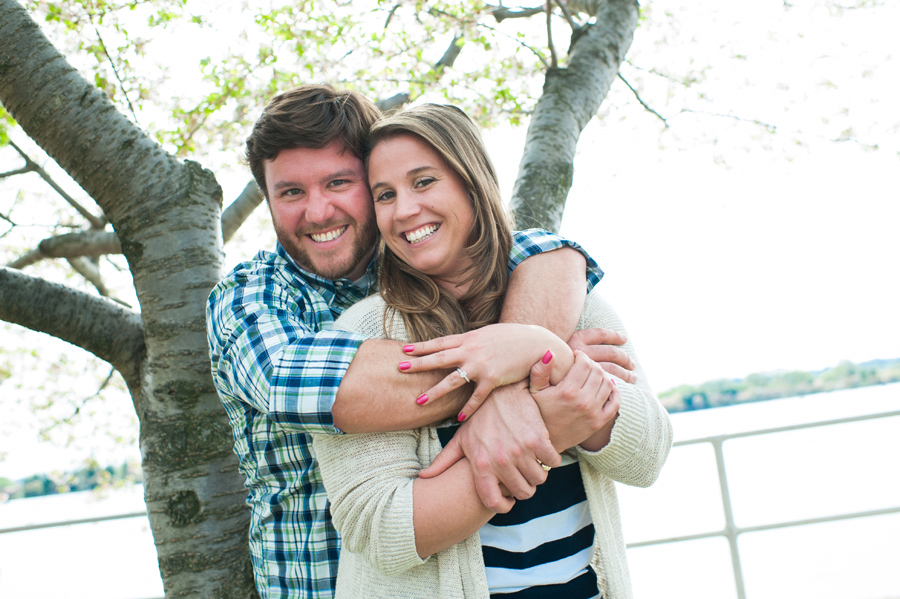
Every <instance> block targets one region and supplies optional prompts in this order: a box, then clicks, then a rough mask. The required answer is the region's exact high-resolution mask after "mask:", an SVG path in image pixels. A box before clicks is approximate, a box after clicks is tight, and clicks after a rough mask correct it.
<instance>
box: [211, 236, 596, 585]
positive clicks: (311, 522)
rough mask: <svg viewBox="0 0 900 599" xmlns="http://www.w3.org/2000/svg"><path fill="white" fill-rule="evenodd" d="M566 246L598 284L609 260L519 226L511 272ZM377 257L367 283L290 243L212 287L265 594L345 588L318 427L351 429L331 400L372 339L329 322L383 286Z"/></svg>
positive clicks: (223, 380) (220, 365)
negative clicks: (315, 436)
mask: <svg viewBox="0 0 900 599" xmlns="http://www.w3.org/2000/svg"><path fill="white" fill-rule="evenodd" d="M563 246H570V247H574V248H576V249H578V250H580V251H581V252H582V253H583V254H584V255H585V258H586V259H587V261H588V290H590V289H591V288H592V287H593V286H594V285H595V284H596V283H597V282H599V281H600V278H601V277H602V276H603V272H602V271H601V270H600V269H599V268H598V267H597V263H596V262H594V260H593V259H591V257H590V256H588V255H587V252H585V251H584V250H583V249H581V248H580V247H579V246H578V245H577V244H575V243H573V242H571V241H568V240H566V239H563V238H562V237H559V236H557V235H554V234H552V233H548V232H546V231H541V230H539V229H529V230H527V231H522V232H517V233H516V234H515V235H514V244H513V248H512V251H511V253H510V260H509V268H510V271H512V269H513V268H515V266H516V265H518V264H519V263H520V262H521V261H522V260H524V259H525V258H528V257H529V256H533V255H536V254H539V253H541V252H545V251H549V250H554V249H558V248H560V247H563ZM374 265H375V262H374V261H373V263H372V264H370V265H369V267H368V269H367V271H366V275H365V276H364V277H363V278H362V279H361V280H360V281H357V282H356V283H353V282H351V281H349V280H347V279H340V280H337V281H330V280H326V279H323V278H321V277H319V276H317V275H315V274H313V273H311V272H308V271H306V270H303V269H302V268H300V267H299V266H297V264H296V263H295V262H294V261H293V259H292V258H291V257H290V256H288V254H287V252H285V250H284V248H282V247H281V245H280V244H279V245H278V246H277V248H276V252H275V253H272V252H266V251H261V252H260V253H259V254H257V255H256V256H255V257H254V258H253V259H252V260H250V261H248V262H243V263H241V264H238V265H237V266H236V267H235V268H234V269H233V270H232V271H231V272H230V273H229V274H228V275H227V276H226V277H225V278H224V279H223V280H222V281H221V282H220V283H219V284H218V285H216V287H215V289H213V291H212V293H211V294H210V296H209V303H208V305H207V309H206V319H207V334H208V337H209V351H210V359H211V361H212V374H213V380H214V381H215V385H216V389H217V390H218V392H219V397H220V398H221V400H222V403H223V404H224V406H225V409H226V410H227V411H228V417H229V419H230V421H231V430H232V433H233V435H234V451H235V453H236V454H237V455H238V458H239V459H240V469H241V472H242V473H243V474H244V476H245V477H246V486H247V488H248V489H249V491H250V494H249V496H248V498H247V503H248V504H249V505H250V508H251V520H250V555H251V558H252V560H253V570H254V576H255V578H256V586H257V588H258V589H259V593H260V596H261V597H262V598H263V599H299V598H301V597H302V598H323V599H324V598H330V597H332V596H333V595H334V585H335V579H336V576H337V566H338V555H339V554H340V539H339V537H338V533H337V532H336V531H335V529H334V526H333V525H332V523H331V516H330V514H329V511H328V499H327V496H326V494H325V487H324V486H323V485H322V478H321V475H320V473H319V468H318V465H317V464H316V460H315V457H314V456H313V454H312V447H311V443H310V439H309V436H308V433H332V434H339V433H340V431H339V430H338V429H337V428H335V426H334V420H333V419H332V416H331V406H332V404H333V403H334V398H335V395H336V394H337V389H338V386H339V385H340V383H341V378H342V377H343V376H344V373H345V372H346V371H347V368H348V367H349V365H350V362H351V360H353V357H354V356H355V355H356V351H357V350H358V349H359V346H360V344H361V343H362V342H363V341H364V338H363V337H361V336H359V335H356V334H352V333H345V332H341V331H330V330H328V329H329V328H330V327H331V325H332V323H333V322H334V320H335V318H337V317H338V316H339V315H340V314H341V312H343V311H344V309H346V308H348V307H349V306H351V305H353V304H354V303H356V302H358V301H359V300H361V299H362V298H364V297H366V296H367V295H369V294H370V293H373V292H374V291H375V272H374Z"/></svg>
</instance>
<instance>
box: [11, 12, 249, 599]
mask: <svg viewBox="0 0 900 599" xmlns="http://www.w3.org/2000/svg"><path fill="white" fill-rule="evenodd" d="M0 101H2V103H3V105H4V107H5V108H6V110H7V111H8V112H9V113H10V114H11V115H12V116H13V118H15V119H16V121H17V122H18V123H19V125H20V126H21V127H22V128H23V129H24V130H25V132H26V133H27V134H28V135H29V136H30V137H31V138H32V139H33V140H34V141H35V142H37V143H38V144H39V145H40V146H41V147H42V148H43V149H44V150H45V151H46V152H47V153H48V154H49V155H50V156H51V157H52V158H53V159H54V160H56V161H57V163H58V164H59V165H60V166H61V167H62V168H64V169H65V170H66V171H67V172H68V173H69V174H70V175H71V176H72V177H73V179H75V181H77V182H78V184H79V185H81V187H82V188H83V189H84V190H85V191H86V192H87V193H88V194H90V195H91V197H93V198H94V200H95V201H96V202H97V204H98V205H99V206H100V207H101V208H102V210H103V211H104V213H105V215H106V217H107V218H108V219H109V221H110V222H111V223H112V225H113V228H114V229H115V232H116V234H117V236H118V238H119V240H120V242H121V246H122V251H123V253H124V255H125V257H126V258H127V260H128V263H129V266H130V268H131V272H132V276H133V278H134V285H135V289H136V291H137V296H138V300H139V302H140V306H141V314H140V316H141V324H142V327H143V339H141V340H139V341H140V343H142V344H143V346H144V349H143V350H142V351H138V352H136V355H137V356H139V357H138V358H136V360H135V361H136V362H137V363H136V364H134V365H133V367H134V368H133V370H134V371H135V372H137V373H139V375H138V378H137V380H138V385H137V386H135V387H132V392H133V393H135V392H136V393H138V395H139V396H138V397H135V398H134V399H135V405H136V406H137V411H138V417H139V420H140V424H141V435H140V439H141V453H142V460H143V468H144V481H145V499H146V502H147V510H148V514H149V517H150V524H151V527H152V529H153V536H154V541H155V543H156V548H157V553H158V556H159V565H160V572H161V573H162V577H163V582H164V585H165V589H166V596H167V597H203V598H207V597H223V598H224V597H229V598H231V597H234V598H237V597H241V598H243V597H251V596H254V595H255V589H254V587H253V577H252V569H251V566H250V559H249V554H248V547H247V529H248V522H249V516H248V511H247V510H246V508H245V506H244V504H243V498H244V497H245V495H246V491H245V490H244V488H243V484H242V481H241V477H240V475H239V474H238V470H237V461H236V458H235V456H234V454H233V452H232V437H231V431H230V428H229V425H228V418H227V416H226V414H225V411H224V410H223V408H222V406H221V404H220V402H219V400H218V397H217V395H216V391H215V388H214V387H213V384H212V377H211V375H210V368H209V358H208V354H207V344H206V326H205V321H204V309H205V305H206V297H207V295H208V293H209V291H210V289H212V287H213V285H215V283H216V282H217V281H218V280H219V278H220V277H221V275H222V260H223V253H222V234H221V226H222V225H221V221H220V217H221V210H222V193H221V189H220V187H219V185H218V184H217V183H216V180H215V177H214V176H213V175H212V174H211V173H210V172H208V171H205V170H204V169H202V168H200V166H199V165H197V164H195V163H191V162H187V163H181V162H180V161H178V160H177V159H176V158H174V157H173V156H171V155H169V154H168V153H166V152H165V151H164V150H163V149H162V148H161V147H160V146H159V145H158V144H157V143H156V142H154V141H153V140H152V139H150V138H149V137H148V136H146V135H145V134H144V133H143V132H142V131H141V130H140V129H138V128H137V127H136V126H134V125H133V124H132V123H131V122H130V121H128V120H127V119H126V118H125V117H124V116H123V115H121V114H120V113H119V112H118V111H117V110H116V108H115V107H114V106H113V105H112V104H111V103H110V102H109V100H108V99H107V98H106V96H105V95H104V94H103V93H102V92H100V91H99V90H97V89H96V88H95V87H94V86H92V85H90V84H89V83H88V82H86V81H85V80H84V79H83V78H82V77H81V76H80V75H79V74H78V73H77V72H76V71H75V69H73V68H72V67H71V66H70V65H69V64H68V63H67V62H66V60H65V59H64V58H63V57H62V56H61V55H60V54H59V53H58V52H57V51H56V49H55V48H54V47H53V46H52V44H50V42H49V41H48V40H47V39H46V38H45V37H44V35H43V34H42V33H41V31H40V29H39V28H38V26H37V25H36V24H35V23H34V21H32V19H31V18H30V17H29V16H28V14H27V12H26V11H25V9H24V8H22V6H21V5H19V4H18V3H17V2H16V1H15V0H0ZM21 307H22V309H24V310H27V309H29V307H28V306H21ZM31 309H33V310H36V311H40V310H42V306H40V305H35V306H32V307H31ZM38 320H39V319H33V321H34V322H38ZM118 340H119V341H120V342H122V343H136V341H134V340H127V339H125V338H124V337H120V338H119V339H118ZM69 341H71V342H73V343H75V344H77V345H82V346H90V345H91V343H89V341H88V340H84V339H82V340H81V341H79V340H78V339H69ZM131 378H132V380H135V376H134V374H132V375H131Z"/></svg>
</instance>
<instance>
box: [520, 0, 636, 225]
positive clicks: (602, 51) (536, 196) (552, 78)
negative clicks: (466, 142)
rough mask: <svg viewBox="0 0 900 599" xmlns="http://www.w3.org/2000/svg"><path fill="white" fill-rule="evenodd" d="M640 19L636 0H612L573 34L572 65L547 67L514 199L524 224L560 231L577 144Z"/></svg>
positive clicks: (609, 84)
mask: <svg viewBox="0 0 900 599" xmlns="http://www.w3.org/2000/svg"><path fill="white" fill-rule="evenodd" d="M637 19H638V3H637V2H636V1H635V0H610V1H609V2H606V3H605V4H603V6H602V8H601V12H600V13H599V14H597V20H596V23H594V24H591V25H586V26H584V28H582V29H581V30H580V31H578V32H576V33H575V34H574V35H573V36H572V45H571V47H570V48H569V61H568V65H567V66H566V67H565V68H557V69H550V70H549V71H548V72H547V76H546V78H545V79H544V92H543V94H542V95H541V98H540V100H538V103H537V106H536V107H535V110H534V114H532V116H531V122H530V124H529V125H528V133H527V136H526V138H525V151H524V152H523V153H522V160H521V162H520V163H519V174H518V177H517V179H516V183H515V187H514V188H513V196H512V200H511V201H510V208H511V209H512V210H513V212H514V213H515V218H516V226H517V227H518V228H520V229H525V228H528V227H542V228H545V229H548V230H550V231H559V226H560V224H561V222H562V215H563V210H564V209H565V207H566V196H568V194H569V189H570V188H571V187H572V176H573V173H574V171H575V165H574V160H575V146H576V144H577V143H578V138H579V137H580V136H581V132H582V131H583V130H584V128H585V127H586V126H587V124H588V122H589V121H590V120H591V118H592V117H593V116H594V115H595V114H596V113H597V109H598V108H600V103H601V102H603V99H604V98H606V94H608V93H609V88H610V86H611V85H612V82H613V81H614V80H615V78H616V76H617V74H618V72H619V65H620V64H621V63H622V61H623V60H624V59H625V54H626V53H627V52H628V48H630V47H631V40H632V38H633V37H634V30H635V28H636V27H637ZM594 199H599V198H594Z"/></svg>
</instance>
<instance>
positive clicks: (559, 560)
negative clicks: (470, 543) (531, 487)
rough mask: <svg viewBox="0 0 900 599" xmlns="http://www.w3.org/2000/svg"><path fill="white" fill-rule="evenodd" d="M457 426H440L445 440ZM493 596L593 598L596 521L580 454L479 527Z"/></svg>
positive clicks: (565, 457)
mask: <svg viewBox="0 0 900 599" xmlns="http://www.w3.org/2000/svg"><path fill="white" fill-rule="evenodd" d="M457 428H458V426H451V427H447V428H440V429H438V438H439V439H440V440H441V444H442V445H446V443H447V442H448V441H449V440H450V438H451V437H452V436H453V433H454V432H455V431H456V429H457ZM478 533H479V537H480V538H481V550H482V556H483V558H484V567H485V575H486V578H487V585H488V589H489V591H490V593H491V597H492V599H594V598H598V597H599V591H598V589H597V576H596V574H595V573H594V571H593V570H592V569H591V567H590V561H591V555H592V552H593V546H594V525H593V522H592V521H591V514H590V510H589V508H588V501H587V495H586V493H585V490H584V483H583V482H582V480H581V470H580V468H579V466H578V460H577V459H576V458H574V457H572V456H570V455H569V454H568V453H566V454H563V456H562V463H561V464H560V466H559V467H557V468H554V469H552V470H551V471H550V473H549V474H548V475H547V480H546V482H544V484H542V485H539V486H538V488H537V491H536V492H535V494H534V495H533V496H532V497H531V498H530V499H527V500H520V501H517V502H516V503H515V505H514V506H513V508H512V509H511V510H510V511H509V512H507V513H506V514H497V515H495V516H494V517H493V518H491V520H490V521H489V522H488V523H487V524H485V525H484V526H482V527H481V529H480V530H479V531H478Z"/></svg>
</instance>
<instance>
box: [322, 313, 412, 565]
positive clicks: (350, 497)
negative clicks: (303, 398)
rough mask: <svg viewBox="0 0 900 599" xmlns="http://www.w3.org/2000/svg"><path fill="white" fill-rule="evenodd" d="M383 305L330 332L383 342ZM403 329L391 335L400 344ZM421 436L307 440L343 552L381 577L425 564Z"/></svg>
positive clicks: (347, 316) (344, 318)
mask: <svg viewBox="0 0 900 599" xmlns="http://www.w3.org/2000/svg"><path fill="white" fill-rule="evenodd" d="M383 322H384V301H383V300H382V299H381V297H380V296H372V297H370V298H367V299H365V300H363V301H361V302H359V303H357V304H356V305H354V306H352V307H351V308H348V309H347V310H345V311H344V313H343V315H341V317H340V318H339V319H338V320H337V321H335V323H334V326H333V328H334V329H336V330H343V331H348V332H354V333H360V334H362V335H365V336H366V337H384V336H385V330H384V326H383ZM401 328H402V325H399V327H395V328H394V330H392V331H391V337H394V338H399V337H398V336H397V335H402V334H403V333H404V331H403V330H400V329H401ZM419 435H420V431H417V430H413V431H400V432H391V433H365V434H345V435H340V436H334V435H319V434H314V435H312V440H313V450H314V451H315V453H316V459H317V461H318V463H319V469H320V471H321V473H322V480H323V482H324V484H325V490H326V491H327V493H328V500H329V501H330V502H331V517H332V520H333V522H334V526H335V528H336V529H337V531H338V532H340V533H341V538H342V543H343V545H344V547H345V548H346V549H347V550H348V551H352V552H353V553H357V554H360V555H361V556H362V557H363V558H364V559H365V560H366V561H367V562H368V563H369V564H371V565H372V566H373V567H374V568H376V569H378V570H380V571H381V572H383V573H384V574H397V573H400V572H403V571H405V570H407V569H409V568H412V567H414V566H418V565H419V564H422V563H424V561H425V560H423V559H421V558H420V557H419V554H418V553H417V552H416V538H415V529H414V526H413V481H415V479H416V478H417V477H418V475H419V470H420V469H421V468H422V465H421V464H420V462H419V459H418V453H417V451H418V446H419Z"/></svg>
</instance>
